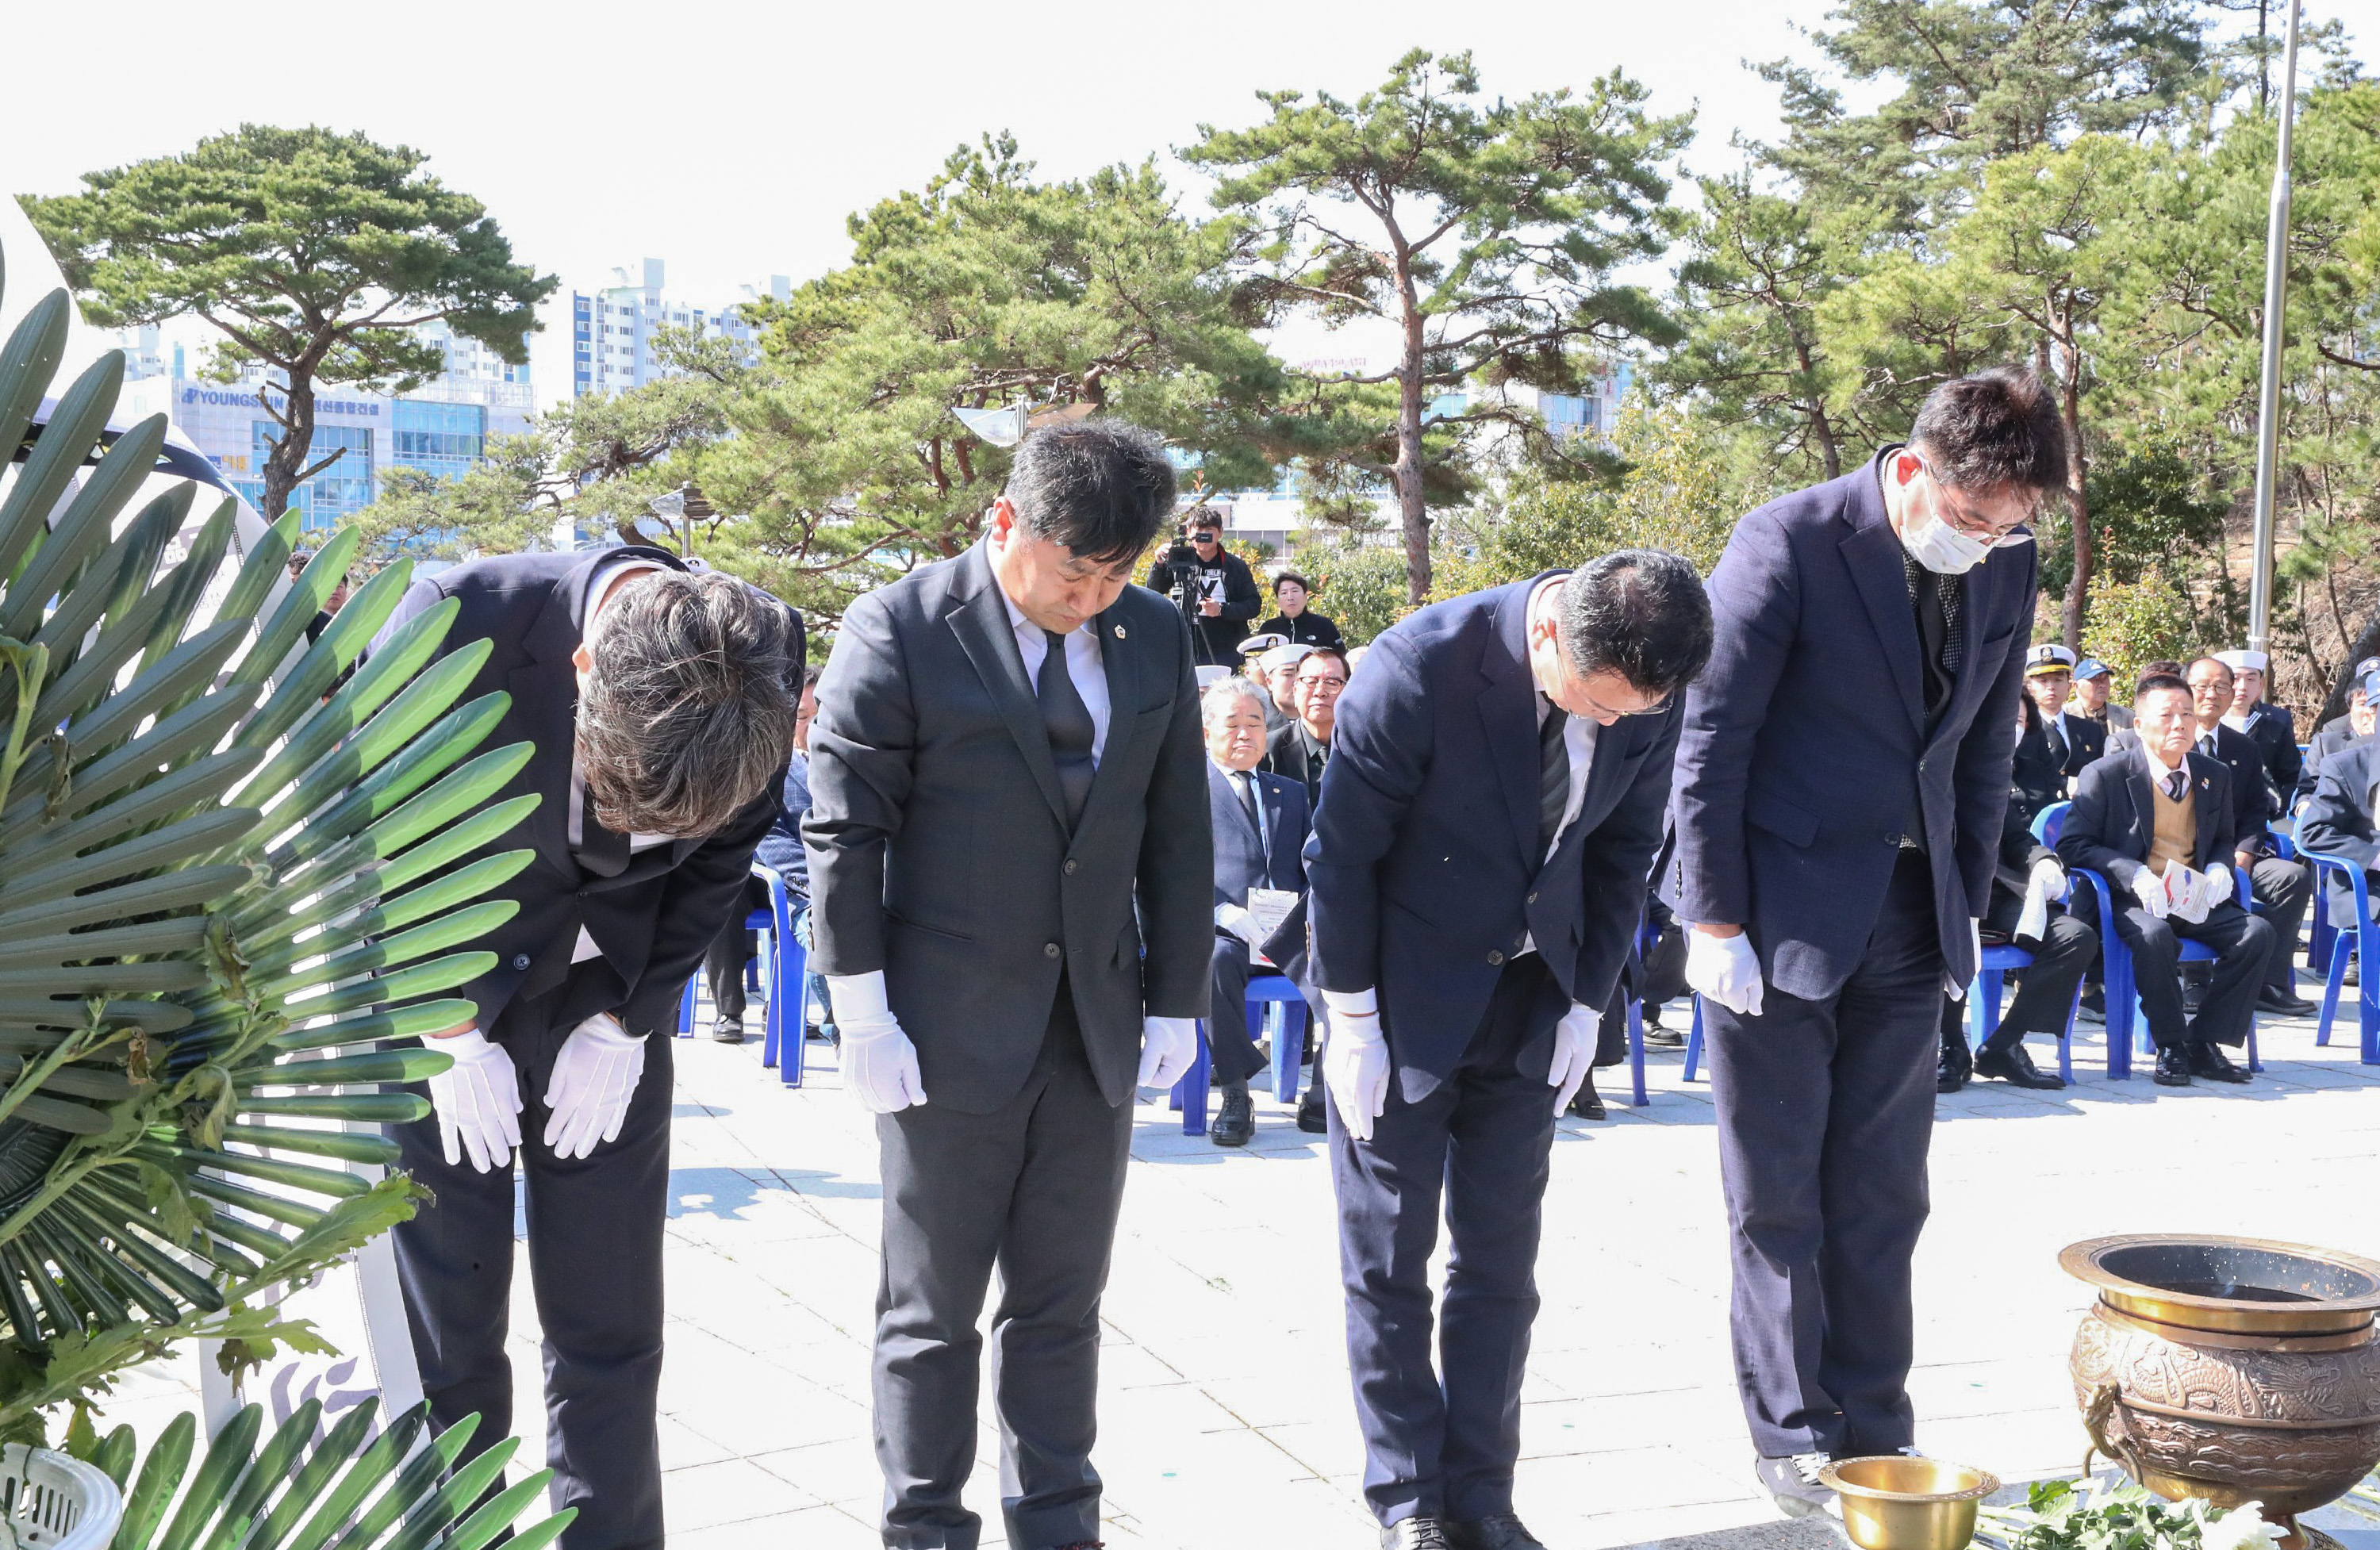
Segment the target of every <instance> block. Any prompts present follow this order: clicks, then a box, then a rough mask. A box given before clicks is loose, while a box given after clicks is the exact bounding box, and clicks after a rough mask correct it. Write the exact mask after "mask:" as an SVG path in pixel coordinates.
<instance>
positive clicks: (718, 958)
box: [702, 667, 834, 1044]
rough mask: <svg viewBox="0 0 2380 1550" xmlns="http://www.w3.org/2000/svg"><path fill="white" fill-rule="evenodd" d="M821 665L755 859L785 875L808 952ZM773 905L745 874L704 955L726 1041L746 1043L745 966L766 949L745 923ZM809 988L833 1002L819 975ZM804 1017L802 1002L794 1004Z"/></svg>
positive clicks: (830, 1030) (809, 672)
mask: <svg viewBox="0 0 2380 1550" xmlns="http://www.w3.org/2000/svg"><path fill="white" fill-rule="evenodd" d="M818 681H819V670H818V669H817V668H814V667H813V668H806V669H804V670H803V672H802V698H801V708H800V709H799V710H797V711H796V712H795V720H794V758H793V764H792V766H791V767H790V768H788V769H786V771H785V781H784V786H783V790H782V793H781V794H780V795H779V798H778V802H777V817H776V821H774V822H773V823H771V824H770V826H769V832H768V833H766V834H763V835H762V836H760V843H759V848H758V849H757V850H755V851H754V852H753V854H752V859H753V860H755V861H757V862H759V864H760V865H761V866H766V867H768V868H769V869H770V870H771V871H772V872H774V873H776V874H777V876H779V877H781V878H784V879H785V903H786V906H787V907H788V908H789V909H790V910H792V912H793V916H794V919H793V926H794V939H795V941H797V942H799V943H801V944H802V947H803V949H804V950H805V951H807V949H808V947H809V941H810V935H809V914H810V866H809V858H808V856H807V855H806V854H804V853H803V851H802V815H803V814H805V813H807V812H808V811H809V810H810V720H811V718H813V717H815V716H816V715H817V714H818ZM767 908H769V885H768V884H767V883H765V882H762V881H761V880H760V879H759V878H758V877H751V878H745V879H744V897H743V898H742V899H741V900H740V901H739V902H737V904H736V906H735V912H734V913H733V914H730V915H729V916H728V917H727V920H726V923H725V924H724V925H722V926H721V927H720V930H719V936H718V938H716V939H715V940H713V941H712V942H711V944H710V951H709V952H708V953H706V954H705V955H704V957H703V960H702V973H703V977H704V978H705V980H707V981H708V982H709V984H710V999H711V1004H712V1005H713V1006H714V1007H715V1008H717V1010H718V1013H719V1015H718V1016H717V1018H715V1019H714V1020H713V1021H712V1023H711V1025H710V1036H711V1037H712V1038H715V1039H717V1040H718V1041H719V1042H720V1043H722V1044H741V1043H743V1042H744V1008H745V1005H746V1002H745V992H744V965H745V964H747V963H750V962H751V961H752V959H753V958H754V957H755V956H756V955H757V954H758V953H759V951H760V942H759V932H757V931H750V930H747V929H746V928H745V926H744V922H745V921H746V920H747V919H749V918H750V917H751V914H752V912H753V911H755V910H765V909H767ZM805 984H806V986H807V989H808V990H809V991H811V992H813V993H815V994H816V996H817V998H818V1003H819V1005H820V1006H821V1007H823V1006H825V1005H826V1004H827V999H826V984H825V982H824V981H823V980H821V979H820V977H819V976H818V975H807V976H806V978H805ZM794 1015H795V1020H796V1021H798V1019H799V1017H800V1015H801V1010H800V1008H799V1007H796V1008H795V1009H794ZM833 1015H834V1014H833V1013H832V1011H829V1012H828V1013H826V1016H827V1018H828V1022H827V1024H826V1026H825V1028H824V1030H823V1032H824V1033H825V1034H826V1035H827V1036H828V1037H829V1038H832V1037H833V1036H834V1023H833ZM788 1032H789V1035H790V1036H792V1037H795V1038H798V1037H800V1036H801V1034H800V1031H799V1030H798V1029H795V1030H789V1031H788Z"/></svg>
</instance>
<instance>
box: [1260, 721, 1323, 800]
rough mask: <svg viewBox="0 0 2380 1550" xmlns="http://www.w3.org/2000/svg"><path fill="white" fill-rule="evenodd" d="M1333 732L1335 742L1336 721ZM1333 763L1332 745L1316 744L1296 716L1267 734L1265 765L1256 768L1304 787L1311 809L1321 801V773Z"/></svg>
mask: <svg viewBox="0 0 2380 1550" xmlns="http://www.w3.org/2000/svg"><path fill="white" fill-rule="evenodd" d="M1330 732H1331V737H1332V740H1333V742H1335V741H1336V740H1337V737H1338V733H1339V729H1338V724H1337V723H1336V722H1333V723H1332V725H1331V729H1330ZM1329 763H1330V745H1329V744H1319V745H1318V744H1317V743H1315V741H1314V739H1313V738H1312V736H1311V735H1309V734H1308V733H1307V732H1306V730H1305V722H1303V721H1299V720H1297V718H1295V717H1294V716H1293V717H1290V718H1288V719H1287V720H1285V721H1282V722H1281V725H1279V726H1277V727H1275V728H1273V729H1272V730H1271V731H1270V732H1269V733H1266V734H1265V757H1264V762H1263V763H1262V764H1260V765H1258V766H1257V769H1262V770H1264V771H1265V772H1266V773H1268V774H1272V775H1280V776H1283V777H1286V778H1287V779H1289V780H1292V781H1297V782H1298V783H1299V784H1300V785H1303V786H1304V787H1305V799H1306V805H1308V807H1312V806H1314V805H1317V804H1318V803H1319V802H1320V801H1321V799H1322V771H1323V769H1324V767H1325V766H1326V765H1328V764H1329Z"/></svg>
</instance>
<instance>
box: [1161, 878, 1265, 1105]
mask: <svg viewBox="0 0 2380 1550" xmlns="http://www.w3.org/2000/svg"><path fill="white" fill-rule="evenodd" d="M1215 924H1216V925H1217V926H1220V927H1221V928H1222V929H1224V930H1226V931H1229V932H1230V933H1231V934H1232V935H1233V936H1234V937H1237V938H1240V940H1242V941H1244V942H1245V943H1247V944H1248V945H1249V946H1250V947H1257V946H1260V945H1262V944H1260V943H1259V942H1258V941H1257V917H1256V916H1255V915H1252V914H1249V913H1248V911H1247V906H1245V905H1244V904H1218V905H1216V906H1215ZM1141 1085H1142V1086H1144V1087H1145V1086H1147V1083H1145V1082H1144V1083H1142V1084H1141Z"/></svg>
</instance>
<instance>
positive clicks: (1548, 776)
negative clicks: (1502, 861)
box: [1536, 707, 1570, 861]
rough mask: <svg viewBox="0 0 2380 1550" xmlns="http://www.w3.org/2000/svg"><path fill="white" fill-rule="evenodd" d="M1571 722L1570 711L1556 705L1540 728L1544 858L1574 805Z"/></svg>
mask: <svg viewBox="0 0 2380 1550" xmlns="http://www.w3.org/2000/svg"><path fill="white" fill-rule="evenodd" d="M1569 724H1570V715H1569V713H1568V712H1567V711H1565V710H1563V709H1561V708H1560V707H1556V708H1553V709H1552V710H1549V711H1548V712H1547V714H1546V719H1545V722H1544V724H1542V725H1541V726H1539V727H1538V728H1537V854H1536V859H1537V860H1540V861H1542V860H1543V859H1544V858H1545V854H1546V852H1547V851H1548V849H1549V848H1551V846H1552V845H1553V842H1554V836H1555V835H1557V834H1559V833H1560V832H1561V821H1562V814H1563V812H1564V811H1566V810H1567V809H1568V808H1569V806H1570V739H1569V738H1568V737H1567V736H1565V735H1564V732H1565V730H1566V729H1567V728H1568V726H1569Z"/></svg>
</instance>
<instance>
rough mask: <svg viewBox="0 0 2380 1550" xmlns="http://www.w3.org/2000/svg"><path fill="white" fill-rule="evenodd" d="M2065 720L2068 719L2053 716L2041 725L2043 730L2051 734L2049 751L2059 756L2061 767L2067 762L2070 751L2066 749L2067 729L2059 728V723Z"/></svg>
mask: <svg viewBox="0 0 2380 1550" xmlns="http://www.w3.org/2000/svg"><path fill="white" fill-rule="evenodd" d="M2065 719H2066V718H2065V717H2063V716H2052V717H2050V718H2049V719H2048V720H2047V721H2044V722H2042V723H2041V725H2042V730H2043V731H2045V732H2046V733H2049V751H2050V752H2051V753H2053V754H2056V755H2057V756H2058V763H2059V764H2060V765H2063V764H2064V763H2065V762H2066V755H2067V751H2068V750H2067V747H2066V729H2065V728H2064V727H2061V726H2059V725H2058V722H2060V721H2064V720H2065Z"/></svg>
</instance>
